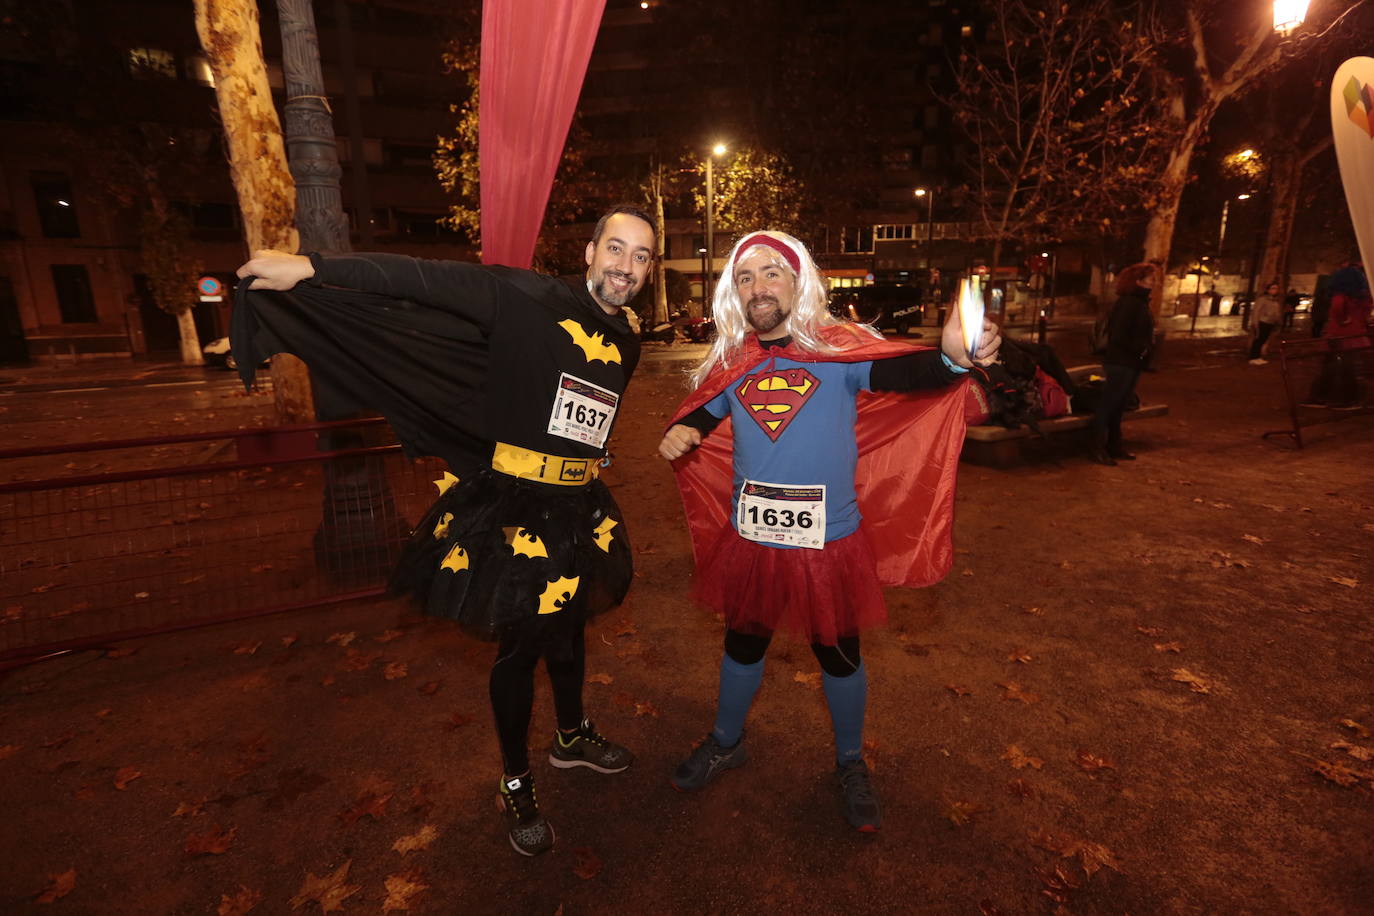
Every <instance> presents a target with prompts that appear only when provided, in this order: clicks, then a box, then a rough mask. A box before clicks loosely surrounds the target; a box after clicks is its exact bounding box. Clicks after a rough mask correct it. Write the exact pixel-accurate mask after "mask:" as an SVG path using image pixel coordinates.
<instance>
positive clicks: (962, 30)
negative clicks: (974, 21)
mask: <svg viewBox="0 0 1374 916" xmlns="http://www.w3.org/2000/svg"><path fill="white" fill-rule="evenodd" d="M959 34H960V35H962V36H963V37H965V38H972V37H973V26H972V25H970V24H969V23H967V22H966V23H964V24H963V25H962V26H960V27H959Z"/></svg>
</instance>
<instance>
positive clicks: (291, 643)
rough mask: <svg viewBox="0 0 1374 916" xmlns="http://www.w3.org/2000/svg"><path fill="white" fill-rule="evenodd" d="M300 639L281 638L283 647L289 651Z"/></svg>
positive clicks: (294, 637)
mask: <svg viewBox="0 0 1374 916" xmlns="http://www.w3.org/2000/svg"><path fill="white" fill-rule="evenodd" d="M298 639H300V637H299V636H283V637H282V638H281V647H282V648H283V649H289V648H291V647H292V646H294V645H295V644H296V640H298Z"/></svg>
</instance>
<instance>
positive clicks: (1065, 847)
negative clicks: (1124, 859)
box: [1030, 830, 1121, 887]
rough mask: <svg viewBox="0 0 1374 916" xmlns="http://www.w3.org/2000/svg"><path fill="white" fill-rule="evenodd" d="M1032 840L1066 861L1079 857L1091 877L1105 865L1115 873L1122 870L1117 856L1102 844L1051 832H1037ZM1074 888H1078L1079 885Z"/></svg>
mask: <svg viewBox="0 0 1374 916" xmlns="http://www.w3.org/2000/svg"><path fill="white" fill-rule="evenodd" d="M1030 840H1031V842H1032V843H1034V844H1035V845H1036V846H1039V847H1040V848H1041V849H1048V850H1049V851H1050V852H1054V853H1058V854H1059V855H1061V856H1063V857H1064V858H1066V859H1067V858H1073V857H1077V858H1078V860H1079V862H1080V863H1081V864H1082V866H1083V871H1084V872H1085V873H1086V874H1087V875H1088V876H1090V877H1091V876H1092V875H1093V874H1095V873H1096V872H1097V870H1098V869H1100V868H1101V867H1102V866H1103V865H1105V866H1107V867H1108V868H1110V869H1112V870H1114V871H1120V870H1121V867H1120V863H1119V862H1118V861H1117V858H1116V856H1115V855H1114V854H1113V853H1112V851H1111V850H1110V849H1108V848H1107V847H1106V846H1103V845H1102V844H1101V843H1093V842H1090V841H1088V840H1080V839H1078V838H1076V837H1073V836H1070V835H1069V834H1067V833H1054V832H1052V831H1049V830H1037V831H1035V832H1034V833H1032V834H1031V835H1030ZM1073 886H1074V887H1077V886H1078V885H1077V884H1075V885H1073Z"/></svg>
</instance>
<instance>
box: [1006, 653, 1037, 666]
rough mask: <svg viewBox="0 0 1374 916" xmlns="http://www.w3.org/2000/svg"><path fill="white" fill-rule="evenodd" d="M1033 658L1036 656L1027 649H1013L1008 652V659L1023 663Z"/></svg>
mask: <svg viewBox="0 0 1374 916" xmlns="http://www.w3.org/2000/svg"><path fill="white" fill-rule="evenodd" d="M1032 658H1034V656H1033V655H1031V654H1030V653H1029V652H1027V651H1026V650H1025V649H1012V650H1011V651H1010V652H1008V653H1007V661H1009V662H1020V663H1021V664H1023V665H1024V664H1027V663H1029V662H1030V660H1031V659H1032Z"/></svg>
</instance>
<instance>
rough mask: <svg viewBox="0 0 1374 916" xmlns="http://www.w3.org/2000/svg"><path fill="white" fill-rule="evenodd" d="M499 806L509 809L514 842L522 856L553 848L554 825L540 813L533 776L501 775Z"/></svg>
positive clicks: (511, 833)
mask: <svg viewBox="0 0 1374 916" xmlns="http://www.w3.org/2000/svg"><path fill="white" fill-rule="evenodd" d="M497 805H498V806H499V807H500V808H501V810H502V811H504V812H506V823H507V824H509V825H510V844H511V846H512V847H514V849H515V851H516V852H518V853H520V855H522V856H537V855H539V854H540V853H541V852H548V851H549V850H550V849H552V848H553V825H552V824H550V823H549V822H548V821H546V820H544V815H542V814H540V813H539V802H537V801H535V798H534V782H533V781H532V780H531V779H530V777H529V776H516V777H515V778H513V779H508V778H506V777H504V776H503V777H501V794H500V795H499V796H497Z"/></svg>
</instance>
